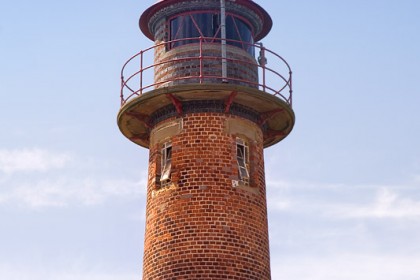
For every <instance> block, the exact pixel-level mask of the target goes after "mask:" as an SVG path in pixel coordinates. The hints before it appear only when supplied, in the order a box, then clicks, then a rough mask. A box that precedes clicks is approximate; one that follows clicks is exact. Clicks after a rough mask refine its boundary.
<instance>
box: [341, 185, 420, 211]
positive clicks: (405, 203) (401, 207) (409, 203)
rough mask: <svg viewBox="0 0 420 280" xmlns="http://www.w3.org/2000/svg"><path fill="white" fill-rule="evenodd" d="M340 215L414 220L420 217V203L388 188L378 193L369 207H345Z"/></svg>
mask: <svg viewBox="0 0 420 280" xmlns="http://www.w3.org/2000/svg"><path fill="white" fill-rule="evenodd" d="M341 208H342V209H341V211H339V212H337V214H338V215H340V214H341V215H342V216H343V217H349V218H413V217H420V201H416V200H414V199H412V198H409V197H403V196H401V195H399V194H398V193H397V192H395V191H392V190H390V189H388V188H383V189H380V190H378V191H377V193H376V195H375V198H374V200H373V201H372V202H371V203H369V204H368V205H345V206H342V207H341Z"/></svg>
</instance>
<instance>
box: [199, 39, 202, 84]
mask: <svg viewBox="0 0 420 280" xmlns="http://www.w3.org/2000/svg"><path fill="white" fill-rule="evenodd" d="M199 59H200V84H202V83H203V37H202V36H200V56H199Z"/></svg>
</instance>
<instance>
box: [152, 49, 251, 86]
mask: <svg viewBox="0 0 420 280" xmlns="http://www.w3.org/2000/svg"><path fill="white" fill-rule="evenodd" d="M220 48H221V47H220V44H210V43H207V44H203V50H202V57H203V60H202V68H203V72H202V74H203V76H204V77H206V78H204V79H203V82H205V83H222V79H221V78H220V77H221V76H222V59H221V49H220ZM199 57H200V45H199V43H195V44H189V45H184V46H180V47H176V48H174V49H172V50H169V51H166V50H165V48H164V47H161V48H160V51H159V56H157V57H156V60H155V63H160V62H165V61H169V62H165V63H163V64H161V65H158V66H156V67H155V83H159V82H166V81H172V82H169V83H162V84H160V85H158V86H157V87H161V86H168V85H178V84H188V83H199V82H200V80H199V78H189V77H194V76H195V77H199V76H200V60H199ZM227 57H228V59H229V60H228V62H227V78H228V79H229V81H228V82H229V83H230V84H239V85H245V86H250V87H257V84H258V66H257V62H256V60H255V59H254V58H253V57H252V56H250V55H249V54H248V53H247V52H246V51H244V50H242V49H241V48H238V47H234V46H230V45H227ZM215 58H216V59H215ZM212 76H215V77H219V78H212ZM175 79H180V80H176V81H173V80H175Z"/></svg>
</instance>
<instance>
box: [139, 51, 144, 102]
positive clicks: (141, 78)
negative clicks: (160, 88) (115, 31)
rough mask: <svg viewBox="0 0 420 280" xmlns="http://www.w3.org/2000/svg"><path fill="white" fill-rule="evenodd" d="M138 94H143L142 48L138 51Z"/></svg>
mask: <svg viewBox="0 0 420 280" xmlns="http://www.w3.org/2000/svg"><path fill="white" fill-rule="evenodd" d="M139 93H140V95H142V94H143V50H141V51H140V89H139Z"/></svg>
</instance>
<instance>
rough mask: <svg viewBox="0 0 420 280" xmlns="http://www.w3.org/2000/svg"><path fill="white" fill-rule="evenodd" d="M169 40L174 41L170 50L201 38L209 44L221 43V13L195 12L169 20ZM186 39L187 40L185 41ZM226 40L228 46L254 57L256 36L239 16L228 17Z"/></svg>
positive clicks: (228, 15) (196, 41)
mask: <svg viewBox="0 0 420 280" xmlns="http://www.w3.org/2000/svg"><path fill="white" fill-rule="evenodd" d="M169 26H170V31H169V35H170V36H169V40H170V41H173V42H172V43H171V44H170V46H169V47H170V48H175V47H178V46H182V45H186V44H191V43H198V42H199V40H198V38H199V37H203V38H205V39H204V41H205V42H207V43H214V42H220V40H218V39H220V37H221V31H220V13H219V12H216V11H215V12H206V13H202V12H195V13H190V14H183V15H179V16H176V17H174V18H171V19H170V20H169ZM194 38H197V39H194ZM184 39H185V40H184ZM226 39H228V40H232V41H227V44H228V45H232V46H236V47H239V48H242V49H244V50H245V51H247V52H248V53H250V54H251V55H254V47H253V46H252V44H253V43H254V36H253V33H252V29H251V27H250V25H249V24H248V23H246V21H245V20H243V19H240V18H239V17H237V16H234V15H231V14H227V15H226Z"/></svg>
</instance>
